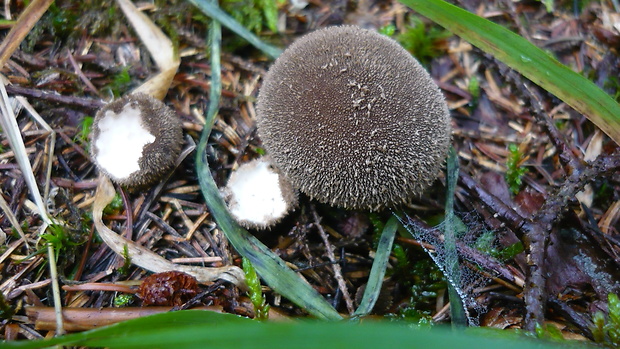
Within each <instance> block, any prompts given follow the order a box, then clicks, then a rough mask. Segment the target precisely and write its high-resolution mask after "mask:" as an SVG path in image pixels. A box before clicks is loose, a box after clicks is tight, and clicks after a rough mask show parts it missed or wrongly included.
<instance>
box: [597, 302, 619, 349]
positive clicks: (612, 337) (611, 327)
mask: <svg viewBox="0 0 620 349" xmlns="http://www.w3.org/2000/svg"><path fill="white" fill-rule="evenodd" d="M607 308H608V314H607V316H605V314H603V313H602V312H597V313H595V314H594V315H593V316H592V322H593V323H594V325H593V327H592V336H593V337H594V341H595V342H596V343H598V344H601V345H603V346H604V347H607V348H618V347H620V300H619V299H618V295H616V294H613V293H610V294H609V295H608V296H607Z"/></svg>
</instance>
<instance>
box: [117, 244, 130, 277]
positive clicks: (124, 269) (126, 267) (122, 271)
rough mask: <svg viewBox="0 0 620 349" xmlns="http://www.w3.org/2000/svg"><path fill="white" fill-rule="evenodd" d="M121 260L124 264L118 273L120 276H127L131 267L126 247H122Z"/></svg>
mask: <svg viewBox="0 0 620 349" xmlns="http://www.w3.org/2000/svg"><path fill="white" fill-rule="evenodd" d="M123 259H124V260H125V263H123V266H122V267H120V268H118V272H119V273H120V274H121V275H127V274H129V267H131V256H130V255H129V249H128V248H127V245H125V246H123Z"/></svg>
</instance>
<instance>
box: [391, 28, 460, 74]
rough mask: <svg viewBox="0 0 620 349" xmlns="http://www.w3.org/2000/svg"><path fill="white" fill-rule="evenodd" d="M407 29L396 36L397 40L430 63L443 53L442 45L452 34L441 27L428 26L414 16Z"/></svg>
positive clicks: (423, 62) (422, 59)
mask: <svg viewBox="0 0 620 349" xmlns="http://www.w3.org/2000/svg"><path fill="white" fill-rule="evenodd" d="M406 28H407V29H406V30H405V31H404V32H403V33H401V34H399V35H398V36H397V37H396V40H397V41H398V42H399V43H400V44H401V45H402V46H403V47H404V48H405V49H406V50H407V51H409V52H411V54H412V55H414V56H415V57H416V58H417V59H418V60H419V61H420V63H422V64H423V65H428V63H430V61H431V60H432V59H433V58H435V57H437V56H440V55H441V54H442V53H443V50H442V47H444V46H445V41H446V39H447V38H449V37H450V36H451V35H452V34H451V33H450V32H449V31H447V30H444V29H440V28H439V27H436V26H432V27H430V28H427V27H426V25H425V24H424V22H422V21H421V20H420V19H418V18H415V17H414V18H413V19H412V20H411V24H409V25H407V27H406Z"/></svg>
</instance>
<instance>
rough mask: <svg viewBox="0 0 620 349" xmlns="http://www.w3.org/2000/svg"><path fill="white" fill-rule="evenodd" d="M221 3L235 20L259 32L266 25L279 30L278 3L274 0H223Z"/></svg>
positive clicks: (270, 28) (272, 29)
mask: <svg viewBox="0 0 620 349" xmlns="http://www.w3.org/2000/svg"><path fill="white" fill-rule="evenodd" d="M220 4H221V5H220V6H221V7H222V9H223V10H224V11H226V12H228V13H229V14H230V15H231V16H232V17H233V18H234V19H235V20H237V21H238V22H239V23H241V24H242V25H243V26H244V27H246V28H247V29H249V30H251V31H253V32H255V33H257V34H258V33H260V32H261V31H263V27H264V26H266V27H267V28H269V30H271V31H272V32H274V33H277V32H278V4H277V3H276V2H275V1H273V0H223V1H221V2H220Z"/></svg>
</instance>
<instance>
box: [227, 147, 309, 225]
mask: <svg viewBox="0 0 620 349" xmlns="http://www.w3.org/2000/svg"><path fill="white" fill-rule="evenodd" d="M223 194H224V198H225V199H226V204H227V206H228V210H229V211H230V213H231V215H232V216H233V217H234V218H235V220H237V222H239V224H241V225H242V226H244V227H246V228H255V229H264V228H269V227H271V226H272V225H274V224H276V223H278V222H279V221H280V220H281V219H282V218H284V217H285V216H286V214H288V213H289V212H290V211H291V210H293V209H294V208H295V207H296V206H297V192H296V190H295V189H293V187H291V184H290V183H289V182H288V181H286V180H285V179H284V178H283V177H282V175H281V174H280V171H278V170H277V169H276V168H274V167H273V165H271V162H270V160H269V159H268V157H262V158H260V159H256V160H252V161H250V162H246V163H245V164H242V165H240V166H239V168H237V170H235V171H234V172H233V173H232V174H231V175H230V178H229V179H228V184H226V188H225V189H224V190H223Z"/></svg>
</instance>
